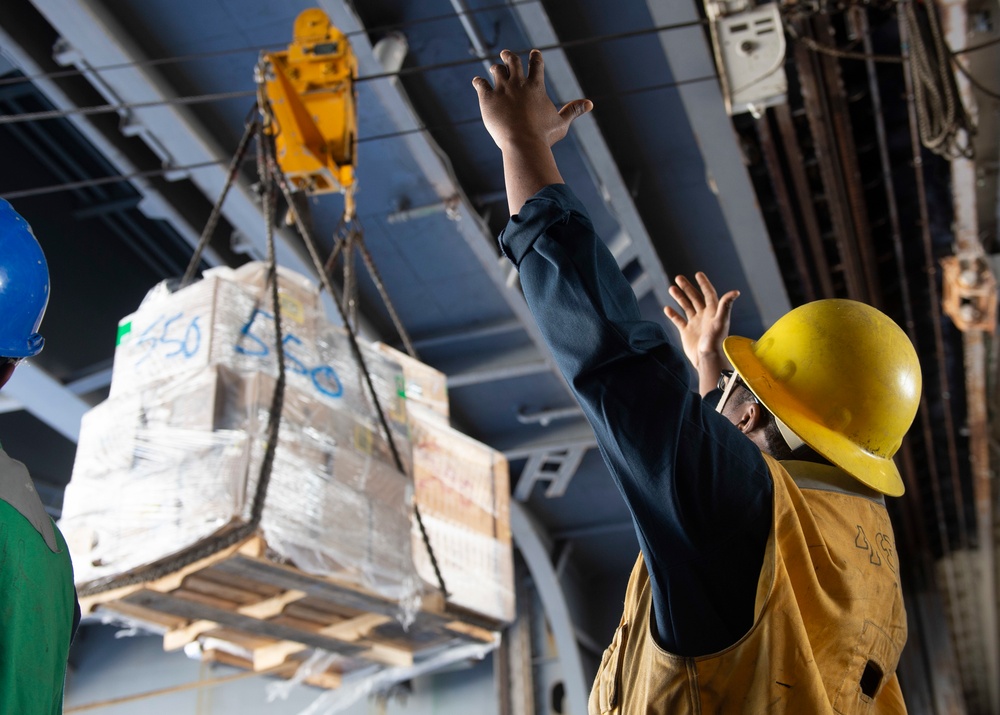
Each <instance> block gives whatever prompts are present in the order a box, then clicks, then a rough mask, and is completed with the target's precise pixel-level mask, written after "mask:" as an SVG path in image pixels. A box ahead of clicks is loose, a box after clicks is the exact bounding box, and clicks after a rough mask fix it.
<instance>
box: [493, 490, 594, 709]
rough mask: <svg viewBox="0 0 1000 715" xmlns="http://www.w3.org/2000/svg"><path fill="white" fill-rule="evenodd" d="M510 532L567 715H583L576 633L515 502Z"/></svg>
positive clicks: (584, 690) (535, 529)
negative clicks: (544, 623)
mask: <svg viewBox="0 0 1000 715" xmlns="http://www.w3.org/2000/svg"><path fill="white" fill-rule="evenodd" d="M510 531H511V535H512V536H513V537H514V543H515V545H516V546H517V548H518V550H519V551H520V552H521V555H522V556H523V557H524V560H525V563H527V564H528V570H529V571H530V572H531V578H532V580H533V581H534V582H535V587H536V589H537V590H538V596H539V598H540V599H541V601H542V606H543V607H544V608H545V615H546V617H547V618H548V621H549V626H550V627H551V628H552V634H553V636H554V638H555V641H556V650H557V651H558V653H559V665H560V667H561V670H562V677H563V684H564V685H565V687H566V710H565V712H566V713H567V715H586V712H587V696H588V694H589V693H590V687H589V684H588V683H587V679H586V678H585V676H584V673H583V661H582V660H581V659H580V648H579V646H578V645H577V642H576V629H575V627H574V626H573V619H572V618H571V617H570V613H569V607H568V605H567V603H566V598H565V597H564V596H563V592H562V586H561V585H560V583H559V579H558V577H557V576H556V572H555V569H554V568H553V567H552V562H551V560H550V558H549V551H548V549H547V548H546V546H545V541H544V540H543V538H542V536H541V533H542V532H541V530H540V527H539V526H537V525H536V524H535V523H534V521H533V520H532V518H531V516H530V515H529V513H528V511H527V510H526V509H525V508H524V507H523V506H522V505H521V504H519V503H518V502H516V501H512V502H511V503H510Z"/></svg>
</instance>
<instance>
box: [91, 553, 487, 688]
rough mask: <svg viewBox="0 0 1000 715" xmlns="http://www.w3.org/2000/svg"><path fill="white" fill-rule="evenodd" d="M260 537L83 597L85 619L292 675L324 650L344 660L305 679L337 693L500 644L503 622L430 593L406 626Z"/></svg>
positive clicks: (383, 602) (395, 611)
mask: <svg viewBox="0 0 1000 715" xmlns="http://www.w3.org/2000/svg"><path fill="white" fill-rule="evenodd" d="M266 553H267V544H266V543H265V541H264V539H263V538H262V537H261V536H259V535H255V536H251V537H249V538H248V539H246V540H244V541H241V542H239V543H237V544H234V545H232V546H230V547H228V548H225V549H223V550H221V551H219V552H217V553H215V554H212V555H211V556H208V557H206V558H203V559H201V560H199V561H196V562H194V563H192V564H190V565H188V566H185V567H184V568H181V569H179V570H177V571H175V572H172V573H168V574H166V575H164V576H161V577H159V578H157V579H155V580H152V581H149V582H146V583H141V584H134V585H129V586H123V587H119V588H115V589H110V590H107V591H104V592H101V593H96V594H93V595H89V596H84V597H82V598H80V607H81V610H82V611H83V613H84V615H87V614H91V613H95V612H96V613H102V612H103V613H111V614H114V615H117V616H120V617H123V618H124V619H126V620H127V621H130V622H137V623H139V624H141V625H144V626H146V627H147V628H150V629H151V630H154V631H157V632H160V633H162V634H163V647H164V650H168V651H171V650H178V649H181V648H184V647H185V646H187V645H188V644H190V643H193V642H195V641H199V642H200V647H201V651H202V657H203V659H204V660H209V661H217V662H221V663H225V664H227V665H233V666H237V667H240V668H244V669H247V670H252V671H255V672H263V671H268V672H275V671H277V674H278V675H282V676H284V677H290V676H291V675H292V674H293V673H294V670H293V669H292V668H291V667H289V668H288V669H283V668H281V667H280V666H282V665H283V664H284V665H288V666H291V665H293V664H294V663H296V662H297V661H301V660H304V659H305V658H306V657H307V656H308V655H309V654H310V652H311V651H312V650H313V649H316V648H321V649H323V650H325V651H328V652H331V653H336V654H338V655H340V656H343V658H344V659H337V662H336V663H335V664H334V665H332V666H330V668H329V669H327V671H326V672H324V673H317V674H313V675H311V676H310V677H309V678H307V679H306V682H308V683H310V684H313V685H316V686H319V687H324V688H336V687H338V686H339V685H340V683H341V678H342V676H343V675H346V674H348V673H349V672H352V671H354V670H357V669H359V668H364V667H366V666H370V665H377V666H383V667H385V666H390V667H391V666H409V665H413V664H414V663H415V661H416V660H418V659H419V658H420V657H421V655H423V654H429V653H432V652H438V651H439V650H441V649H442V648H446V647H451V646H455V645H462V644H467V643H482V644H487V643H492V642H494V641H495V638H496V631H498V630H499V629H500V628H501V626H502V624H499V623H495V622H492V621H490V620H488V619H485V618H483V617H482V616H477V615H475V614H471V613H466V612H462V613H456V612H455V610H454V607H453V606H450V605H448V604H446V603H445V601H444V599H443V598H442V597H441V595H440V594H438V593H434V594H431V595H429V596H425V597H424V598H423V600H422V602H421V605H420V610H419V611H418V612H417V613H416V615H415V618H414V620H413V622H412V623H411V624H409V625H408V626H407V627H406V628H404V627H403V625H402V624H401V623H400V622H399V620H398V615H399V612H400V606H399V604H398V603H397V602H395V601H393V600H391V599H388V598H385V597H383V596H380V595H377V594H374V593H372V592H370V591H367V590H365V589H364V588H362V587H360V586H358V585H357V584H350V583H345V582H341V581H337V580H334V579H331V578H329V577H324V576H316V575H313V574H309V573H306V572H304V571H301V570H299V569H297V568H295V567H293V566H290V565H287V564H281V563H277V562H274V561H271V560H269V559H268V558H267V557H266Z"/></svg>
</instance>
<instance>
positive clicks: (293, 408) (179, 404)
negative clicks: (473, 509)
mask: <svg viewBox="0 0 1000 715" xmlns="http://www.w3.org/2000/svg"><path fill="white" fill-rule="evenodd" d="M273 390H274V380H273V378H271V377H269V376H267V375H263V374H257V375H253V376H243V375H240V374H238V373H235V372H233V371H230V370H227V369H225V368H219V367H214V368H206V369H205V370H204V371H201V372H199V373H197V374H196V375H194V376H192V377H191V379H188V380H185V381H184V382H182V383H176V382H172V381H171V382H167V383H163V384H161V385H160V386H159V387H158V388H157V389H147V390H145V391H143V392H142V393H141V394H139V395H129V396H123V397H119V398H116V399H113V400H108V401H107V402H105V403H103V404H102V405H100V406H99V407H98V408H95V409H94V410H92V411H90V412H89V413H87V416H86V418H85V420H84V423H83V426H82V428H81V440H80V444H81V449H80V450H79V452H78V456H77V462H76V464H75V467H74V473H73V480H72V482H71V483H70V486H69V487H68V488H67V495H66V500H65V502H66V507H65V510H64V513H63V519H62V521H61V522H60V524H61V528H62V529H63V531H64V533H65V534H67V540H68V541H69V542H70V548H71V550H72V551H73V554H74V563H75V566H76V575H77V579H78V580H79V581H89V580H92V579H94V578H100V577H104V576H107V575H112V574H116V573H120V572H123V571H126V570H128V569H130V568H133V567H135V566H138V565H141V564H144V563H149V562H152V561H156V560H159V559H161V558H164V557H166V556H169V555H170V554H172V553H175V552H177V551H179V550H180V549H182V548H184V547H187V546H190V545H192V544H194V543H196V542H198V541H199V540H201V539H203V538H205V537H207V536H210V535H212V534H213V533H216V532H217V531H219V530H220V529H222V528H224V527H226V526H227V525H230V524H231V523H234V522H235V521H237V520H238V521H245V520H247V519H249V517H250V510H251V506H252V502H253V497H254V494H255V493H256V488H257V480H258V477H259V474H260V465H261V461H262V459H263V456H264V451H265V447H266V445H265V442H264V435H265V433H266V428H267V419H268V414H269V407H270V403H271V397H272V394H273ZM386 454H387V448H386V446H385V443H384V440H383V439H382V438H381V437H378V436H377V435H376V433H375V432H374V425H373V424H366V423H365V422H363V421H361V420H358V419H356V418H355V417H354V416H353V415H351V414H349V413H346V412H343V411H340V410H335V409H333V408H330V407H329V406H326V405H323V404H322V403H319V402H317V401H316V400H315V399H313V398H312V397H311V396H307V395H303V394H302V393H301V392H300V391H298V390H296V389H295V388H292V387H286V390H285V399H284V409H283V410H282V422H281V429H280V433H279V442H278V446H277V449H276V451H275V459H274V465H273V467H272V471H271V482H270V484H269V487H268V494H267V499H266V501H265V508H264V512H263V516H262V520H261V528H262V530H263V533H264V536H265V539H266V540H267V543H268V545H269V547H270V548H271V549H273V550H274V551H275V552H276V554H278V555H279V556H281V557H283V558H287V559H289V560H290V561H292V562H293V563H295V564H296V565H297V566H298V567H299V568H302V569H303V570H306V571H311V572H314V573H320V574H325V575H336V576H338V577H340V578H347V579H349V580H352V581H355V582H358V583H361V584H363V585H365V586H367V587H368V588H371V589H373V590H375V591H377V592H379V593H382V594H384V595H387V596H390V597H392V598H396V599H404V598H409V597H410V595H411V591H412V589H413V588H414V585H413V584H414V581H415V579H414V572H413V566H412V554H411V553H410V551H409V548H408V545H409V532H410V518H409V514H410V509H411V499H412V494H411V491H412V490H411V488H410V483H409V480H408V479H406V478H405V477H404V476H403V475H402V474H400V473H399V472H397V471H396V470H395V469H394V468H393V467H391V466H390V464H389V463H387V461H386Z"/></svg>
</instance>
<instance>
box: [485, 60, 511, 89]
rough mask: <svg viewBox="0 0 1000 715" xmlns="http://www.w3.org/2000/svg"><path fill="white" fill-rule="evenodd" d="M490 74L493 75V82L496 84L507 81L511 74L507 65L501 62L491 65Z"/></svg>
mask: <svg viewBox="0 0 1000 715" xmlns="http://www.w3.org/2000/svg"><path fill="white" fill-rule="evenodd" d="M490 74H492V75H493V84H494V85H496V86H500V84H501V83H502V82H505V81H507V79H508V77H509V76H510V72H509V71H508V70H507V65H505V64H502V63H499V62H498V63H497V64H495V65H490Z"/></svg>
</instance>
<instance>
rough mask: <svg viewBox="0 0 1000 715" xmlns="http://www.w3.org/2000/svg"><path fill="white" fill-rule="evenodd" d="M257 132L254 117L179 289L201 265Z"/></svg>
mask: <svg viewBox="0 0 1000 715" xmlns="http://www.w3.org/2000/svg"><path fill="white" fill-rule="evenodd" d="M258 131H259V124H258V121H257V118H256V116H255V117H253V118H252V119H250V120H249V121H247V123H246V129H245V130H244V131H243V137H242V138H241V139H240V143H239V145H238V146H237V147H236V153H235V154H234V155H233V158H232V161H230V162H229V172H228V173H227V175H226V183H225V185H224V186H223V187H222V193H220V194H219V198H218V199H216V201H215V205H213V206H212V213H211V214H209V216H208V221H206V222H205V229H204V230H203V231H202V232H201V237H200V238H199V239H198V245H197V246H196V248H195V251H194V253H193V254H192V255H191V261H190V262H189V263H188V267H187V270H186V271H184V277H183V278H181V286H180V287H181V288H183V287H184V286H186V285H187V284H188V283H190V282H191V280H192V279H193V278H194V274H195V271H197V270H198V265H199V264H200V263H201V256H202V253H204V251H205V249H206V248H207V247H208V243H209V241H210V240H211V238H212V234H213V233H215V227H216V225H217V224H218V223H219V216H221V215H222V205H223V204H224V203H225V202H226V197H227V196H228V195H229V190H230V189H231V188H232V187H233V184H235V183H236V178H237V176H239V171H240V165H241V164H242V163H243V157H244V156H245V155H246V152H247V147H248V146H250V139H251V138H253V136H254V135H255V134H257V133H258Z"/></svg>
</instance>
